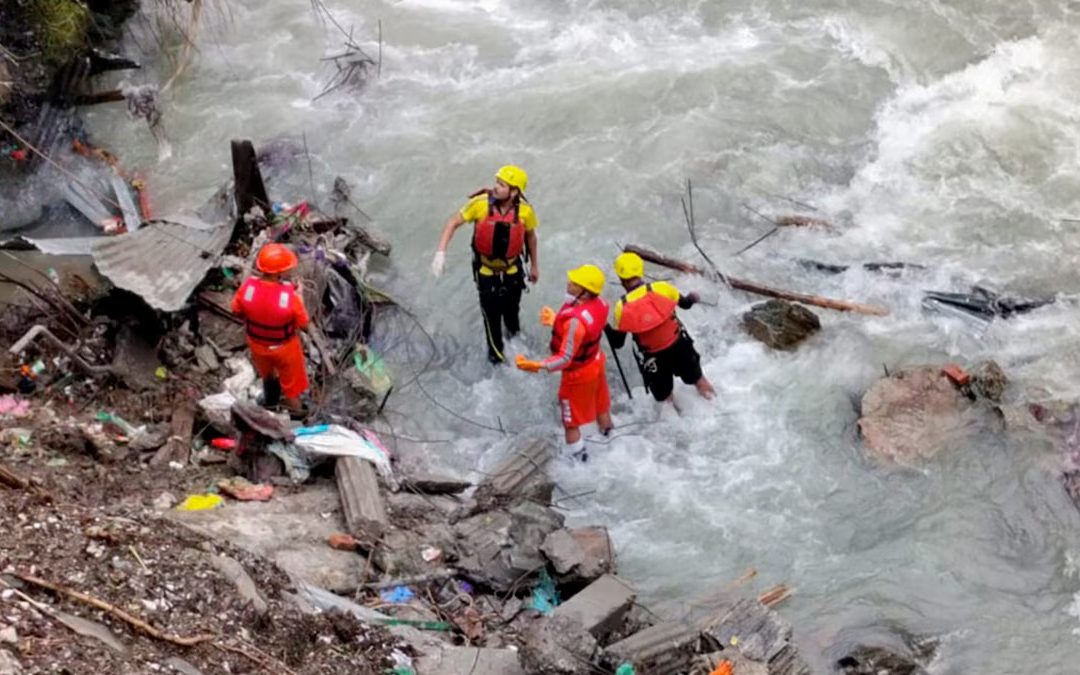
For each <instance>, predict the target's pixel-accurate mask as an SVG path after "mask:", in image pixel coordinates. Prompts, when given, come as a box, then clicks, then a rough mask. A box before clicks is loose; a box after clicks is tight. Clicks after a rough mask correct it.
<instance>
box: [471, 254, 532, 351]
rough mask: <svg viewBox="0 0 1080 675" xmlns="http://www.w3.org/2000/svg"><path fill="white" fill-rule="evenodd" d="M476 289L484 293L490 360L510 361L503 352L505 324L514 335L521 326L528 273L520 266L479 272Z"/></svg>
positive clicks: (481, 308)
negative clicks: (509, 271)
mask: <svg viewBox="0 0 1080 675" xmlns="http://www.w3.org/2000/svg"><path fill="white" fill-rule="evenodd" d="M476 289H477V291H479V293H480V312H481V313H482V314H483V315H484V334H485V336H486V338H487V347H488V360H489V361H491V362H492V363H502V362H504V361H506V357H505V356H503V325H505V326H506V334H507V337H514V336H515V335H517V333H518V331H520V330H521V322H520V320H519V317H518V314H519V311H520V309H521V292H522V290H524V289H525V275H524V274H522V272H521V271H520V268H519V270H518V271H517V272H514V273H513V274H506V273H498V272H494V273H492V274H483V273H482V272H477V275H476Z"/></svg>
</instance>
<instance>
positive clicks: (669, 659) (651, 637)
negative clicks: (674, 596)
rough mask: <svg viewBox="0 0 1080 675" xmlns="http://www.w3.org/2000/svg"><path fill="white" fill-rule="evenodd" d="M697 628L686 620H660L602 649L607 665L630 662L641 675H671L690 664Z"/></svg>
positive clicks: (699, 631) (697, 636)
mask: <svg viewBox="0 0 1080 675" xmlns="http://www.w3.org/2000/svg"><path fill="white" fill-rule="evenodd" d="M700 636H701V629H700V628H699V627H698V626H696V625H694V624H691V623H688V622H686V621H664V622H662V623H658V624H656V625H655V626H649V627H648V628H646V629H644V630H641V631H638V632H637V633H634V634H633V635H631V636H630V637H628V638H626V639H624V640H620V641H618V642H616V643H615V644H613V645H609V646H608V647H607V648H606V649H604V653H605V655H606V656H607V660H608V661H609V662H611V663H632V664H634V665H635V666H636V667H638V668H639V669H640V670H643V671H645V672H657V673H674V672H678V671H679V670H681V669H682V668H684V667H685V666H686V664H688V663H690V658H691V657H692V655H693V646H694V644H695V643H696V642H697V640H698V638H700Z"/></svg>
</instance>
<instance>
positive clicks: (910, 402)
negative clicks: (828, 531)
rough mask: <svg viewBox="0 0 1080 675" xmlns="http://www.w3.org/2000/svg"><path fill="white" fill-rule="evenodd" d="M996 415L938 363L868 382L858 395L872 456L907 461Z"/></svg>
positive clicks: (864, 435) (949, 442) (935, 450)
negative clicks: (868, 384)
mask: <svg viewBox="0 0 1080 675" xmlns="http://www.w3.org/2000/svg"><path fill="white" fill-rule="evenodd" d="M997 420H999V418H998V417H996V416H995V414H994V413H993V412H992V410H991V409H990V408H988V407H987V406H979V405H976V404H975V403H974V402H973V401H971V400H970V399H969V398H968V397H966V396H965V395H964V394H963V393H962V392H961V391H960V390H959V389H958V388H957V386H956V385H955V384H953V382H952V381H951V380H949V378H947V377H946V376H945V375H944V374H942V371H941V369H940V368H938V367H936V366H919V367H917V368H912V369H910V370H904V371H901V372H897V373H893V374H891V375H889V376H887V377H884V378H882V379H880V380H878V381H877V382H875V383H874V384H873V385H871V387H870V389H869V390H868V391H867V392H866V394H865V395H864V396H863V399H862V417H860V418H859V431H860V432H861V434H862V438H863V443H864V444H865V445H866V447H867V448H868V449H869V450H870V451H871V452H872V453H873V454H874V455H876V456H878V457H880V458H882V459H886V460H890V461H893V462H897V463H900V464H912V463H914V462H916V461H917V460H920V459H925V458H928V457H932V456H934V455H936V454H937V453H938V452H940V451H941V450H943V449H945V448H947V447H949V446H950V445H953V444H955V442H956V440H957V439H959V438H961V437H962V436H965V435H968V434H970V433H971V432H972V430H973V428H978V427H981V426H988V425H989V424H990V423H991V422H996V421H997Z"/></svg>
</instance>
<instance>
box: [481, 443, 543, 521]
mask: <svg viewBox="0 0 1080 675" xmlns="http://www.w3.org/2000/svg"><path fill="white" fill-rule="evenodd" d="M555 454H556V450H555V446H554V445H553V444H552V443H551V442H550V441H547V440H545V439H543V438H534V437H526V438H522V439H519V441H518V442H517V443H515V445H514V447H513V448H512V449H511V451H510V454H508V455H507V456H506V457H505V458H504V459H503V460H502V461H501V462H499V464H498V465H496V466H495V468H494V469H492V470H491V473H489V474H488V475H487V477H486V478H484V480H483V481H481V482H480V485H479V486H478V487H477V488H476V500H477V503H479V504H490V503H492V502H497V501H502V500H505V499H507V498H510V497H514V496H522V495H523V494H524V493H525V492H526V490H527V489H528V488H529V487H530V486H531V485H532V484H533V483H534V482H535V481H539V480H543V476H544V467H545V466H546V465H547V463H548V462H550V461H551V460H552V459H554V458H555Z"/></svg>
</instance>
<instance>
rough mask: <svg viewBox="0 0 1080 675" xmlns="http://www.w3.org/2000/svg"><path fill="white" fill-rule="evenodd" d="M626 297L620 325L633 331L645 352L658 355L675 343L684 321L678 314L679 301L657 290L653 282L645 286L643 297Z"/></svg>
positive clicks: (635, 339) (625, 329)
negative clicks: (630, 298) (677, 316)
mask: <svg viewBox="0 0 1080 675" xmlns="http://www.w3.org/2000/svg"><path fill="white" fill-rule="evenodd" d="M634 290H637V289H634ZM631 292H632V291H631ZM627 295H629V294H627ZM626 297H627V296H626V295H624V296H623V297H622V304H623V307H622V314H621V315H620V316H619V325H618V326H616V328H618V329H619V330H621V331H624V332H626V333H631V334H633V336H634V341H635V342H637V344H638V347H640V348H641V351H643V352H648V353H652V354H655V353H656V352H659V351H663V350H665V349H667V348H668V347H670V346H671V345H673V344H675V341H676V340H678V339H679V334H680V333H682V324H681V323H679V319H678V318H676V316H675V308H676V307H677V306H678V304H679V303H677V302H676V301H674V300H672V299H671V298H669V297H667V296H665V295H661V294H659V293H657V292H656V291H654V290H653V289H652V284H647V285H646V286H645V295H643V296H641V297H640V298H634V299H633V300H627V299H626Z"/></svg>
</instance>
